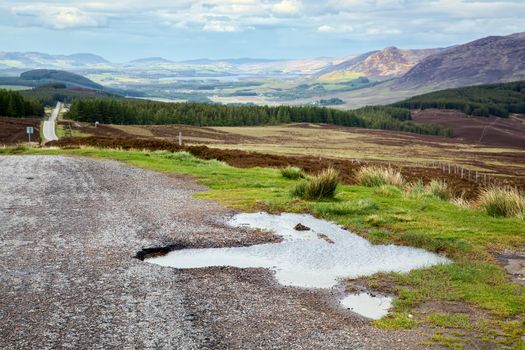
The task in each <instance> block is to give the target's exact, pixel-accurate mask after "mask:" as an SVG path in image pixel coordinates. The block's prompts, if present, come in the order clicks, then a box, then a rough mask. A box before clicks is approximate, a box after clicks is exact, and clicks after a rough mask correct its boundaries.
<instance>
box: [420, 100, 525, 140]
mask: <svg viewBox="0 0 525 350" xmlns="http://www.w3.org/2000/svg"><path fill="white" fill-rule="evenodd" d="M412 118H413V119H414V121H416V122H418V123H426V124H428V123H431V124H438V125H442V126H445V127H448V128H451V129H452V130H453V133H454V138H457V139H460V140H461V141H463V142H467V143H472V144H486V145H493V146H500V147H514V148H522V149H523V148H525V116H523V115H512V116H511V117H510V118H498V117H488V118H487V117H474V116H468V115H466V114H465V113H462V112H459V111H455V110H440V109H425V110H414V111H412Z"/></svg>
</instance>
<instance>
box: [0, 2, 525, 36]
mask: <svg viewBox="0 0 525 350" xmlns="http://www.w3.org/2000/svg"><path fill="white" fill-rule="evenodd" d="M2 14H3V18H4V19H5V18H6V16H11V17H10V18H8V19H9V21H10V22H15V21H16V23H17V24H18V25H25V26H42V27H48V28H53V29H72V28H78V27H104V26H109V25H111V27H112V29H113V28H115V26H116V25H115V23H116V24H118V26H120V28H124V30H125V29H126V28H128V29H129V30H130V31H132V30H135V31H136V28H141V31H142V28H144V29H151V30H158V29H162V30H174V31H175V30H178V31H182V30H184V31H193V32H197V31H203V32H221V33H232V32H243V31H252V30H253V29H254V30H257V29H272V28H278V29H280V30H285V31H290V32H291V31H295V32H301V33H305V34H307V33H309V34H315V33H322V34H323V35H324V37H325V38H332V37H333V38H344V39H345V40H365V38H366V36H367V35H368V36H377V37H380V36H385V38H386V39H385V41H386V40H388V41H391V40H390V39H389V38H399V40H406V41H409V39H405V38H407V37H408V36H410V35H412V36H414V37H416V36H417V37H423V36H425V35H426V36H427V38H428V41H429V45H430V44H431V41H432V39H433V38H434V37H435V36H436V35H441V36H449V37H453V36H454V35H456V36H467V35H469V36H471V37H476V36H479V37H481V36H483V35H485V34H487V33H490V32H491V31H492V32H495V33H501V32H502V30H503V29H502V28H509V29H510V28H512V29H515V31H523V30H525V22H523V18H525V1H524V0H494V1H489V0H323V1H320V0H149V1H144V0H115V1H111V2H110V1H105V0H83V1H82V0H35V1H33V0H1V1H0V16H2ZM4 22H7V21H5V20H4ZM510 24H512V25H510ZM166 27H168V29H166Z"/></svg>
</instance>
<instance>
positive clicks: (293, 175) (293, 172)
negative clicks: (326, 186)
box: [280, 166, 306, 180]
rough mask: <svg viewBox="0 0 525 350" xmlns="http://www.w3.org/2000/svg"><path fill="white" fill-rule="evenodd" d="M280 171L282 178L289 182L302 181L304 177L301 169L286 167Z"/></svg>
mask: <svg viewBox="0 0 525 350" xmlns="http://www.w3.org/2000/svg"><path fill="white" fill-rule="evenodd" d="M280 171H281V175H282V176H283V177H285V178H287V179H291V180H297V179H304V178H305V177H306V175H305V174H304V172H303V171H302V169H300V168H297V167H294V166H287V167H286V168H281V170H280Z"/></svg>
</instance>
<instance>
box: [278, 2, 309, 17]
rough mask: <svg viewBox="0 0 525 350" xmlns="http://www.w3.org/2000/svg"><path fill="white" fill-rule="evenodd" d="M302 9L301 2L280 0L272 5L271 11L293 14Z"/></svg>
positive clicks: (280, 13) (279, 13)
mask: <svg viewBox="0 0 525 350" xmlns="http://www.w3.org/2000/svg"><path fill="white" fill-rule="evenodd" d="M301 9H302V3H301V2H300V1H298V0H282V1H281V2H279V3H277V4H275V5H273V6H272V11H273V12H274V13H276V14H278V15H295V14H297V13H299V12H300V11H301Z"/></svg>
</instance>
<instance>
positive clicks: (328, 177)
mask: <svg viewBox="0 0 525 350" xmlns="http://www.w3.org/2000/svg"><path fill="white" fill-rule="evenodd" d="M338 185H339V172H338V171H337V170H335V169H333V168H328V169H325V170H323V171H321V172H320V173H319V174H318V175H317V176H314V177H312V178H309V179H307V180H304V181H302V182H300V183H298V184H297V185H296V186H295V187H294V188H293V189H292V192H291V194H292V196H293V197H298V198H301V199H305V200H320V199H326V198H334V196H335V192H336V190H337V186H338Z"/></svg>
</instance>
